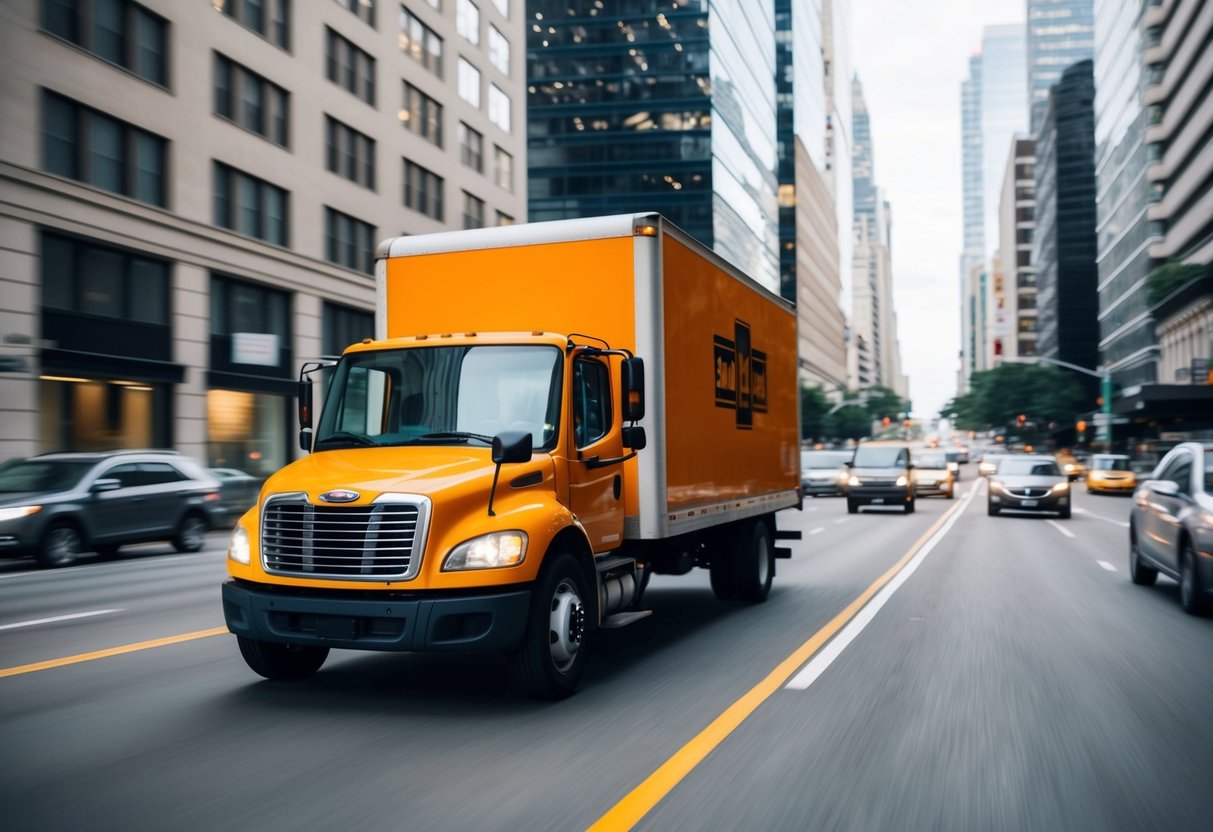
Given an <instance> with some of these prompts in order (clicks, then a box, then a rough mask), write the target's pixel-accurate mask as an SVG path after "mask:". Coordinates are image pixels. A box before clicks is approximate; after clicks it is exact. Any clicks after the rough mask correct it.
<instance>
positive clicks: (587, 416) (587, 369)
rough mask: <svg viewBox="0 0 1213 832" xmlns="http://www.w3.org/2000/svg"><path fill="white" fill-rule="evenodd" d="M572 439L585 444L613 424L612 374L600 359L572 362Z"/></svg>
mask: <svg viewBox="0 0 1213 832" xmlns="http://www.w3.org/2000/svg"><path fill="white" fill-rule="evenodd" d="M573 420H574V425H573V440H574V444H576V446H577V447H578V448H584V447H586V446H587V445H591V444H593V443H595V442H597V441H598V440H599V439H601V438H602V437H604V436H606V434H607V431H608V430H610V428H611V374H610V371H609V370H608V369H607V366H606V365H605V364H603V363H602V362H600V361H589V360H581V361H577V362H575V363H574V364H573Z"/></svg>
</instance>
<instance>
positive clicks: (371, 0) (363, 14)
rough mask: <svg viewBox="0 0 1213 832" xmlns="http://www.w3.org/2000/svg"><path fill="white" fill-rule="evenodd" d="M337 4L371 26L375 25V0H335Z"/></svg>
mask: <svg viewBox="0 0 1213 832" xmlns="http://www.w3.org/2000/svg"><path fill="white" fill-rule="evenodd" d="M337 5H338V6H341V7H342V8H344V9H348V10H349V11H351V12H353V13H354V16H355V17H357V18H358V19H359V20H361V21H362V22H363V23H365V24H366V25H368V26H370V27H371V28H374V27H375V0H337Z"/></svg>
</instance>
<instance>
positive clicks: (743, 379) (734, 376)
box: [712, 320, 767, 430]
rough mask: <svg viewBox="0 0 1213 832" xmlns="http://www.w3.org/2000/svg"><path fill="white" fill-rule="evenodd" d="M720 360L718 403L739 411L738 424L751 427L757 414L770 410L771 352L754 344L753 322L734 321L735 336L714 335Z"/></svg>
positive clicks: (717, 380) (739, 427)
mask: <svg viewBox="0 0 1213 832" xmlns="http://www.w3.org/2000/svg"><path fill="white" fill-rule="evenodd" d="M712 343H713V352H714V357H715V361H716V406H717V407H725V408H728V409H730V410H734V411H736V413H737V427H738V429H740V430H749V429H750V428H751V427H753V425H754V414H755V413H766V412H767V354H766V353H765V352H762V351H761V350H756V349H754V348H753V346H752V345H751V343H750V325H749V324H747V323H746V322H745V321H741V320H735V321H733V338H732V340H729V339H728V338H725V337H724V336H721V335H714V336H712Z"/></svg>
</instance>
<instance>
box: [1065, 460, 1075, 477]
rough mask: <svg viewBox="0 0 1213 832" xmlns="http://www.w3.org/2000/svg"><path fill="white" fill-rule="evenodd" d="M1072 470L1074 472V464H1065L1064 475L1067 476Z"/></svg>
mask: <svg viewBox="0 0 1213 832" xmlns="http://www.w3.org/2000/svg"><path fill="white" fill-rule="evenodd" d="M1073 470H1074V464H1073V463H1072V462H1067V463H1066V473H1067V474H1069V473H1071V472H1072V471H1073Z"/></svg>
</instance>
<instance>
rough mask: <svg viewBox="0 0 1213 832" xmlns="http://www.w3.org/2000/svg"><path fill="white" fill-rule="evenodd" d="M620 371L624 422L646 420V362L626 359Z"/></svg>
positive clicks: (621, 364)
mask: <svg viewBox="0 0 1213 832" xmlns="http://www.w3.org/2000/svg"><path fill="white" fill-rule="evenodd" d="M619 370H620V373H619V386H620V391H619V392H620V397H619V400H620V401H621V402H622V403H623V420H624V421H625V422H638V421H640V420H641V419H643V418H644V361H643V360H642V359H639V358H625V359H623V361H622V362H621V363H620V368H619ZM625 444H626V442H625ZM628 447H631V448H635V447H636V446H635V445H629V446H628ZM641 447H644V446H643V445H642V446H641Z"/></svg>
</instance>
